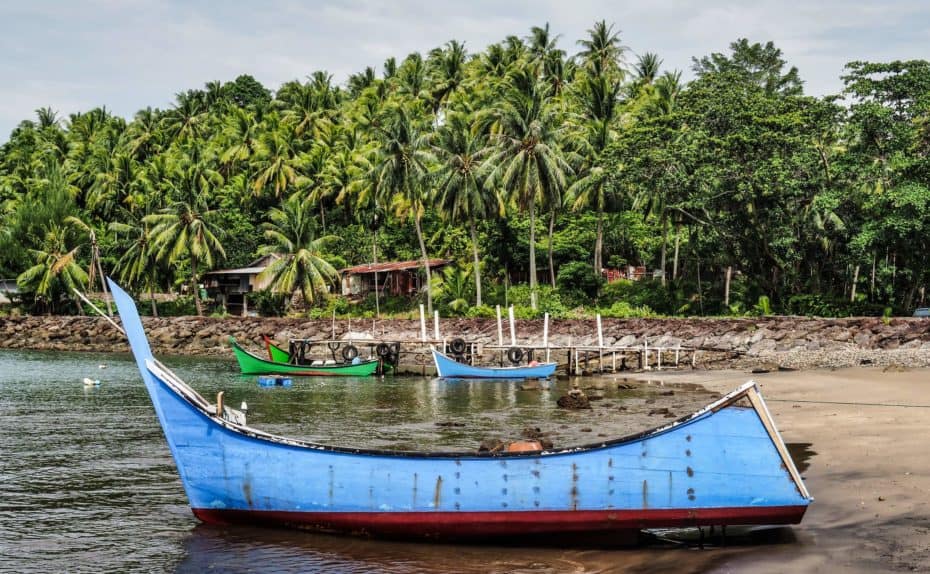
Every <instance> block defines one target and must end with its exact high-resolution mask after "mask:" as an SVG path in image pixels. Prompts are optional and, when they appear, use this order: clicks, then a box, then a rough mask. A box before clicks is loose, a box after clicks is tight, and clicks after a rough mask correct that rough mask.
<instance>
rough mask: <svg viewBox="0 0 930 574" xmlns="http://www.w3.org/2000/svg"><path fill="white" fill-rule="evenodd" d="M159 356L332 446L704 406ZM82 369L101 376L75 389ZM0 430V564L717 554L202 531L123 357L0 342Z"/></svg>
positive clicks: (197, 381)
mask: <svg viewBox="0 0 930 574" xmlns="http://www.w3.org/2000/svg"><path fill="white" fill-rule="evenodd" d="M165 362H166V364H168V365H169V366H170V367H171V368H173V369H175V370H176V372H177V373H178V374H179V375H180V376H181V377H182V378H184V379H185V380H187V381H188V382H190V383H191V384H192V385H193V386H194V388H196V389H197V390H198V391H199V392H201V393H202V394H203V395H204V396H206V397H208V398H211V399H212V397H214V396H215V395H216V393H217V392H219V391H221V390H222V391H225V393H226V401H227V404H230V405H239V404H241V402H242V401H246V402H247V403H248V405H249V409H248V417H249V423H250V424H251V425H253V426H256V427H258V428H262V429H264V430H267V431H270V432H273V433H276V434H282V435H286V436H294V437H297V438H302V439H306V440H314V441H317V442H321V443H324V444H338V445H343V446H358V447H381V448H405V449H411V450H425V449H437V450H452V449H457V450H475V449H477V447H478V445H479V444H480V443H481V441H482V440H484V439H487V438H490V437H499V438H503V439H516V438H519V437H520V436H521V432H522V430H523V429H524V428H525V427H533V428H535V427H539V428H540V429H541V430H542V432H546V433H549V438H550V439H551V440H553V441H554V443H555V445H556V446H567V445H571V444H581V443H589V442H596V441H597V440H599V439H598V438H597V437H598V436H611V437H615V436H622V435H625V434H630V433H631V432H635V431H637V430H643V429H644V428H648V427H652V426H656V425H658V424H662V423H664V422H666V421H665V418H664V417H658V418H657V417H656V416H650V415H649V414H648V413H649V412H650V411H651V410H653V409H654V408H655V406H656V405H657V404H658V403H656V402H655V401H665V402H664V403H662V404H665V405H667V407H668V408H669V410H670V411H672V412H673V413H674V414H675V415H677V416H680V415H683V414H687V413H688V412H690V411H693V410H695V409H696V408H697V407H699V406H702V405H703V404H705V403H706V402H707V400H708V393H706V391H703V390H688V389H679V388H678V387H675V391H674V394H673V395H667V394H662V393H667V389H668V388H669V387H664V388H655V389H651V390H650V386H648V385H646V386H634V387H633V388H623V389H621V388H618V384H619V381H620V379H611V378H603V379H599V381H598V382H596V383H597V384H594V383H595V381H593V380H591V379H587V380H586V382H585V384H593V385H594V386H595V387H598V388H597V390H596V391H595V392H592V393H590V394H592V395H593V394H595V393H596V394H597V395H599V396H602V397H603V398H602V400H599V401H595V402H592V407H593V408H592V409H590V410H584V411H567V410H563V409H558V408H555V405H554V403H555V400H556V399H557V398H558V397H559V396H561V395H562V394H564V393H565V392H567V390H568V389H569V388H570V385H571V381H568V380H553V381H550V382H549V383H547V384H546V385H543V388H542V389H541V390H526V389H525V388H524V386H523V385H522V383H520V382H514V381H494V382H490V383H489V382H487V381H475V380H467V381H445V380H440V379H426V378H416V377H412V378H401V377H390V376H389V377H384V378H360V379H353V378H295V379H294V385H293V387H291V388H282V387H273V388H261V387H259V386H258V385H257V384H256V380H255V378H254V377H242V376H240V375H239V374H238V372H237V371H236V369H235V362H234V361H233V360H231V359H230V360H203V359H184V358H167V359H166V360H165ZM99 364H107V365H108V368H107V369H99V368H98V365H99ZM84 377H92V378H94V379H97V378H99V379H100V381H101V384H100V386H99V387H92V388H85V387H84V386H83V383H82V379H83V378H84ZM659 391H662V393H660V392H659ZM650 401H652V402H650ZM445 423H451V424H448V425H446V424H445ZM0 436H2V437H3V442H2V456H0V571H15V572H27V571H36V572H59V571H146V572H148V571H171V570H175V569H177V570H178V571H182V572H202V571H207V570H213V571H230V572H249V571H255V572H306V571H330V572H361V571H366V572H370V571H383V572H418V571H433V572H447V571H456V572H482V573H486V572H564V571H585V570H586V571H624V570H626V571H640V572H648V571H659V570H661V569H663V568H664V569H675V570H677V571H700V570H701V569H703V568H704V567H706V566H707V565H708V562H709V561H712V560H716V559H718V558H716V557H704V556H700V557H694V556H692V555H691V554H687V555H686V554H684V553H681V552H676V551H668V550H667V548H666V547H665V546H660V547H659V548H654V547H647V548H638V549H635V550H624V551H623V552H622V553H619V554H618V553H617V551H615V550H604V549H603V545H602V544H601V543H602V542H604V541H598V540H595V539H591V538H586V539H584V540H582V541H580V542H581V544H577V543H578V542H579V541H573V542H574V543H576V544H575V546H573V547H572V548H569V549H565V547H566V544H567V543H568V542H569V541H568V540H564V539H561V538H560V539H558V540H555V541H552V540H545V541H544V540H532V541H523V542H521V545H520V546H516V547H500V546H449V545H428V544H414V543H410V544H406V543H395V542H381V541H368V540H359V539H353V538H341V537H333V536H324V535H318V534H311V533H306V532H290V531H281V530H264V529H257V528H241V527H236V528H229V529H223V528H214V527H207V526H202V525H198V523H197V522H196V520H195V519H194V517H193V516H192V514H191V512H190V510H189V508H188V506H187V501H186V499H185V496H184V492H183V489H182V487H181V484H180V481H179V479H178V476H177V470H176V469H175V466H174V463H173V461H172V460H171V457H170V454H169V452H168V448H167V446H166V444H165V440H164V436H163V435H162V432H161V429H160V428H159V427H158V423H157V420H156V417H155V414H154V411H153V409H152V405H151V403H150V401H149V399H148V396H147V395H146V393H145V389H144V387H143V385H142V383H141V381H140V379H139V374H138V372H137V371H136V366H135V364H134V362H133V361H132V360H131V358H130V357H128V356H126V355H108V354H78V353H37V352H18V351H17V352H13V351H0ZM527 542H531V543H535V544H532V545H530V546H527V545H526V544H527ZM608 542H610V543H611V544H615V543H616V542H618V541H617V540H611V541H608ZM662 544H667V543H665V542H663V543H662ZM728 552H730V551H729V550H728ZM684 556H687V557H688V558H687V560H683V558H682V557H684Z"/></svg>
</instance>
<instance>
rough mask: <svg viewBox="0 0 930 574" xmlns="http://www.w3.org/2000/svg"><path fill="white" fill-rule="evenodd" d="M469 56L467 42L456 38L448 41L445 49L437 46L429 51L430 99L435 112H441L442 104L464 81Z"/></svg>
mask: <svg viewBox="0 0 930 574" xmlns="http://www.w3.org/2000/svg"><path fill="white" fill-rule="evenodd" d="M467 57H468V54H467V52H466V51H465V44H462V43H461V42H457V41H455V40H452V41H450V42H447V43H446V48H445V49H442V48H435V49H433V50H432V51H431V52H430V53H429V59H428V60H427V66H428V69H429V72H430V73H429V76H430V81H431V83H432V86H431V88H430V99H431V100H432V102H433V113H434V114H438V113H439V110H440V109H441V108H442V104H443V103H444V102H445V101H446V100H447V99H448V98H449V96H451V95H452V94H453V93H454V92H455V90H457V89H458V87H459V86H460V85H461V84H462V82H463V81H464V79H465V62H466V59H467Z"/></svg>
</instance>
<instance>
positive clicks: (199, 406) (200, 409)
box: [146, 359, 761, 459]
mask: <svg viewBox="0 0 930 574" xmlns="http://www.w3.org/2000/svg"><path fill="white" fill-rule="evenodd" d="M146 367H147V368H148V370H149V374H150V375H152V376H153V377H154V378H155V379H156V381H157V382H160V383H162V384H163V385H165V386H166V387H167V388H168V389H169V390H170V391H171V392H173V393H175V394H176V395H178V396H179V397H180V398H182V399H183V400H184V401H185V402H187V403H188V404H189V405H190V406H192V407H193V408H194V410H195V411H196V412H197V413H199V414H200V415H201V416H203V417H204V418H206V419H207V420H208V421H211V422H213V423H215V424H218V425H220V426H222V427H224V428H226V429H227V430H229V431H231V432H234V433H236V434H241V435H244V436H247V437H250V438H254V439H257V440H263V441H267V442H273V443H276V444H282V445H285V446H291V447H295V448H302V449H310V450H316V451H323V452H333V453H341V454H353V455H366V456H387V457H408V458H443V459H447V458H457V459H488V458H520V457H523V458H527V457H543V456H546V457H549V456H565V455H571V454H577V453H582V452H590V451H595V450H600V449H607V448H611V447H615V446H620V445H623V444H627V443H632V442H636V441H639V440H643V439H646V438H652V437H655V436H659V435H662V434H665V433H668V432H671V431H673V430H677V429H678V428H679V427H681V426H683V425H688V424H691V423H694V422H697V421H698V420H700V419H702V418H704V417H706V416H709V415H711V414H713V413H715V412H717V411H719V410H721V409H724V408H726V407H728V406H731V405H732V404H733V403H735V402H737V401H739V400H740V399H742V398H743V397H745V396H747V395H748V394H749V393H750V392H752V391H755V392H758V386H757V385H756V383H755V381H748V382H746V383H744V384H743V385H741V386H740V387H739V388H737V389H735V390H733V391H732V392H730V393H728V394H726V395H724V396H723V397H721V398H720V399H718V400H716V401H714V402H712V403H710V404H708V405H706V406H705V407H703V408H701V409H699V410H697V411H695V412H693V413H691V414H689V415H685V416H683V417H680V418H678V419H675V420H674V421H671V422H669V423H667V424H665V425H661V426H658V427H653V428H650V429H646V430H644V431H640V432H637V433H633V434H630V435H626V436H622V437H618V438H614V439H610V440H606V441H601V442H596V443H587V444H582V445H576V446H569V447H565V448H560V449H550V450H537V451H522V452H507V451H498V452H491V451H418V450H389V449H377V448H354V447H344V446H335V445H324V444H320V443H314V442H310V441H305V440H302V439H296V438H290V437H285V436H281V435H275V434H272V433H269V432H266V431H263V430H259V429H256V428H254V427H251V426H248V425H239V424H236V423H234V422H232V421H229V420H227V419H225V418H223V417H222V416H219V415H217V414H216V413H215V412H211V410H212V408H213V405H209V404H208V403H207V401H206V400H205V399H203V397H202V396H201V395H200V394H199V393H197V392H196V391H194V389H193V388H191V387H190V386H189V385H188V384H187V383H185V382H184V381H183V380H181V379H180V378H179V377H178V376H177V375H175V374H174V373H173V372H171V371H170V370H169V369H168V368H167V367H165V366H164V365H162V364H161V363H160V362H158V360H157V359H146ZM172 378H174V379H177V381H178V382H179V383H180V385H178V384H177V383H172V382H170V379H172ZM181 385H183V386H186V387H187V388H188V389H190V391H191V393H192V394H193V395H194V396H189V394H190V393H188V392H186V391H185V390H182V389H180V388H176V386H181ZM205 405H206V406H205ZM745 408H747V409H751V410H753V411H756V409H755V407H753V406H751V405H750V406H748V407H745ZM756 412H757V414H758V411H756ZM760 416H761V415H760Z"/></svg>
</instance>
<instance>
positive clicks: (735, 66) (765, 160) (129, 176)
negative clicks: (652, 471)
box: [0, 22, 930, 316]
mask: <svg viewBox="0 0 930 574" xmlns="http://www.w3.org/2000/svg"><path fill="white" fill-rule="evenodd" d="M558 45H559V44H558V37H557V36H555V35H553V34H552V33H551V32H550V30H549V26H548V25H546V26H545V27H542V28H533V29H532V30H531V31H530V34H529V35H528V36H527V37H525V38H519V37H516V36H511V37H508V38H506V39H505V40H504V41H502V42H500V43H498V44H494V45H491V46H489V47H488V48H487V49H486V50H485V51H483V52H481V53H477V54H469V53H468V52H467V51H466V49H465V47H464V45H463V44H461V43H459V42H456V41H451V42H449V43H447V44H446V45H444V46H442V47H439V48H436V49H434V50H432V51H430V52H429V54H427V55H425V56H424V55H421V54H418V53H414V54H410V55H409V56H407V57H406V58H404V59H403V60H402V61H399V62H398V61H397V60H395V59H394V58H391V59H389V60H388V61H386V62H385V63H384V65H383V72H382V74H381V75H380V76H378V75H377V74H376V72H375V70H374V69H372V68H367V69H366V70H364V71H363V72H360V73H358V74H354V75H352V76H351V77H350V78H349V79H348V81H347V82H346V84H345V85H344V86H336V85H333V83H332V80H331V77H330V76H329V75H328V74H326V73H325V72H314V73H312V74H311V75H310V76H309V77H308V78H307V80H306V81H297V80H295V81H292V82H288V83H286V84H284V85H282V86H280V87H279V88H278V89H277V90H276V91H273V92H272V91H271V90H269V89H267V88H265V87H264V86H262V85H261V84H260V83H259V82H257V81H256V80H255V79H254V78H252V77H250V76H241V77H239V78H237V79H235V80H233V81H231V82H227V83H222V82H209V83H208V84H206V85H205V87H204V88H203V89H194V90H189V91H186V92H184V93H180V94H178V95H177V99H176V102H175V104H174V105H173V106H172V107H171V108H170V109H167V110H159V109H151V108H146V109H143V110H140V111H139V112H138V113H137V114H136V116H135V117H134V118H133V119H132V120H131V121H128V122H127V121H126V120H125V119H123V118H120V117H116V116H113V115H112V114H110V113H109V112H107V110H105V109H100V108H98V109H93V110H89V111H87V112H83V113H78V114H72V115H71V116H70V117H68V118H66V119H63V118H59V117H57V115H56V113H55V112H54V111H52V110H51V109H48V108H40V109H39V110H37V116H36V118H35V119H32V120H26V121H23V122H22V123H21V124H20V125H19V126H18V127H17V128H16V129H15V130H14V131H13V133H12V134H11V135H10V138H9V141H7V142H6V143H5V144H3V145H2V146H0V212H2V214H3V218H2V224H0V277H16V278H18V283H19V285H20V288H21V289H22V290H23V292H24V293H25V301H26V302H27V303H28V304H29V305H30V307H31V308H35V309H37V310H48V311H52V312H69V311H71V310H73V309H74V308H76V307H74V306H73V305H71V304H70V303H69V298H70V297H71V288H72V287H79V288H86V287H87V282H88V280H89V276H88V272H87V270H88V269H89V264H90V261H91V255H92V250H91V248H90V241H91V238H92V237H96V238H97V240H98V241H99V246H100V250H101V253H102V263H103V267H104V269H105V270H106V271H107V272H109V273H112V274H115V275H116V276H117V277H119V278H120V280H121V281H123V282H124V283H125V284H127V285H128V286H129V287H130V288H131V289H133V290H134V291H136V292H149V293H154V292H158V291H165V290H169V289H171V290H177V289H178V288H179V287H180V286H182V285H183V286H185V290H186V291H187V292H188V293H191V292H193V291H195V290H196V285H197V283H198V281H199V280H200V278H201V277H202V274H203V273H204V272H206V271H208V270H209V269H212V268H217V267H219V266H239V265H244V264H246V263H247V262H249V261H251V260H252V259H254V258H255V257H256V256H257V255H259V254H268V253H275V254H277V255H279V256H280V259H278V261H277V262H276V263H275V264H274V266H273V268H272V269H270V270H269V271H268V276H270V277H271V278H272V279H273V287H274V288H275V290H276V291H277V292H278V293H279V294H277V295H274V294H271V293H269V294H264V295H260V296H258V298H257V299H256V306H257V308H259V309H261V310H262V311H263V312H280V311H282V310H283V309H284V308H285V307H286V306H287V305H286V303H288V302H289V301H290V300H291V298H290V295H291V294H292V293H293V292H295V291H297V292H299V293H300V297H301V298H302V299H303V300H304V301H305V302H306V303H307V304H310V305H311V313H313V314H316V315H320V316H325V314H326V313H332V312H334V311H335V312H338V313H355V314H359V315H365V316H368V315H371V314H372V313H373V312H374V310H375V309H379V310H381V311H387V312H403V311H404V310H405V309H409V308H412V307H413V306H414V304H415V303H417V302H418V301H404V300H388V301H381V302H380V304H379V305H373V302H372V301H370V300H366V301H363V302H361V303H359V304H357V305H355V306H350V305H348V304H347V303H346V302H345V301H335V300H333V299H332V298H331V297H327V296H325V292H326V291H327V290H328V289H333V286H334V285H335V286H338V281H335V273H334V271H335V270H334V267H338V266H341V265H346V264H358V263H364V262H369V261H372V260H373V259H374V258H377V259H378V260H380V261H385V260H394V259H426V258H430V257H447V258H450V259H453V260H455V261H456V266H455V267H454V268H451V269H447V270H445V271H444V272H443V273H432V274H430V273H428V272H426V273H425V279H426V284H427V285H428V288H427V289H425V290H424V294H423V298H424V301H425V302H426V303H427V304H428V305H430V306H432V305H433V300H434V299H435V300H436V305H437V307H438V308H439V309H440V310H441V311H442V312H443V313H449V314H457V315H468V316H488V315H490V314H493V307H489V305H491V306H493V305H494V304H497V303H501V304H503V303H516V304H517V305H520V306H522V307H523V308H522V309H521V310H520V313H521V314H522V315H525V316H534V315H535V314H536V313H541V312H550V313H552V314H554V315H561V316H566V315H570V314H573V313H574V314H577V313H579V312H580V311H578V310H577V309H578V308H579V307H582V306H584V307H587V308H589V309H594V308H598V309H601V310H602V312H603V313H605V314H607V315H611V316H649V315H651V314H653V313H660V314H730V313H735V314H743V313H768V312H772V311H773V310H774V311H776V312H790V313H812V314H831V315H842V314H849V313H853V312H860V313H881V312H882V311H883V310H884V309H885V308H886V307H893V308H895V309H897V310H905V309H908V308H910V307H912V306H914V305H915V304H917V303H918V302H920V301H923V298H924V286H925V285H926V283H927V280H928V279H930V264H928V261H930V258H928V257H927V252H928V242H930V239H928V238H930V63H928V62H927V61H922V60H921V61H906V62H888V63H869V62H852V63H850V64H848V65H847V67H846V75H845V76H844V77H843V81H844V82H845V86H846V88H845V91H844V93H843V94H839V95H837V96H834V97H824V98H815V97H810V96H805V95H804V93H803V82H802V78H801V76H800V74H799V72H798V70H797V69H795V68H793V67H790V66H789V65H788V63H786V62H785V61H784V59H783V58H782V54H781V52H780V50H778V49H777V48H776V47H775V46H774V45H772V43H768V44H754V43H750V42H749V41H747V40H745V39H741V40H738V41H736V42H734V43H733V44H731V47H730V51H729V52H728V53H726V54H722V53H714V54H711V55H708V56H705V57H701V58H695V59H694V68H693V69H694V72H695V74H696V77H695V79H694V80H693V81H692V82H690V83H688V84H685V83H683V82H682V81H681V73H680V72H677V71H664V72H663V71H662V70H661V64H662V61H661V59H660V58H659V57H658V56H656V55H655V54H652V53H645V54H643V55H642V56H640V57H639V58H637V60H636V61H635V62H631V61H630V53H629V52H628V51H627V48H625V47H623V46H622V43H621V39H620V36H619V33H618V32H617V31H616V30H615V28H614V27H613V26H611V25H608V24H606V23H605V22H598V23H596V24H595V25H594V26H593V27H592V29H591V30H589V31H588V36H587V37H586V38H584V39H582V40H580V41H579V42H578V52H577V53H575V54H569V53H567V52H566V51H565V50H563V49H560V48H559V47H558ZM628 265H632V266H644V267H646V268H647V269H648V270H649V272H648V273H647V279H645V280H643V281H639V282H626V281H624V282H620V283H612V284H609V285H608V284H607V282H606V281H605V279H604V278H603V277H602V275H601V273H600V270H601V269H603V268H606V267H610V268H617V267H623V268H625V267H626V266H628ZM653 270H659V272H658V273H653ZM727 270H729V272H728V271H727ZM540 271H542V278H541V280H540V277H539V272H540ZM90 275H91V277H92V276H93V274H92V273H91V274H90ZM727 278H729V280H728V279H727ZM193 299H195V302H196V305H197V310H198V312H201V309H200V301H199V299H197V298H193ZM181 307H184V308H185V309H186V308H187V307H188V306H186V305H185V306H181ZM153 312H156V309H155V305H154V300H153Z"/></svg>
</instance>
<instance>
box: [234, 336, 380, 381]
mask: <svg viewBox="0 0 930 574" xmlns="http://www.w3.org/2000/svg"><path fill="white" fill-rule="evenodd" d="M229 344H230V345H231V346H232V350H233V353H234V354H235V355H236V360H237V361H239V370H240V371H241V372H242V374H243V375H298V376H307V377H312V376H327V375H331V376H344V377H367V376H370V375H372V374H374V373H375V371H377V370H378V362H379V361H378V360H377V359H372V360H369V361H361V362H358V363H343V364H336V365H294V364H291V363H279V362H277V361H269V360H267V359H263V358H261V357H258V356H256V355H253V354H252V353H250V352H248V351H246V350H245V349H243V348H242V347H240V346H239V343H237V342H236V340H235V339H233V338H232V337H230V339H229ZM280 350H281V349H279V351H280ZM281 352H282V353H283V351H281Z"/></svg>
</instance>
